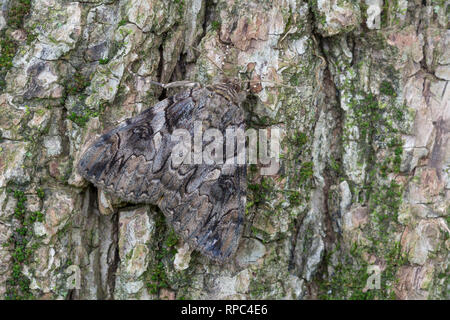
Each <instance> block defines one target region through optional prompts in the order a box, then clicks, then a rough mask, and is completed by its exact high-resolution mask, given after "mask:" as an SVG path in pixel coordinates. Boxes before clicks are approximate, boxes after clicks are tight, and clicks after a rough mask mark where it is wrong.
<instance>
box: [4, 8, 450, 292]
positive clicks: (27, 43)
mask: <svg viewBox="0 0 450 320" xmlns="http://www.w3.org/2000/svg"><path fill="white" fill-rule="evenodd" d="M0 39H1V56H0V67H1V71H0V104H1V108H0V243H1V244H2V246H0V298H3V299H20V298H25V299H32V298H34V299H61V298H62V299H158V298H159V299H182V298H191V299H203V298H216V299H225V298H227V299H228V298H238V299H240V298H253V299H259V298H262V299H264V298H271V299H282V298H283V299H284V298H287V299H348V298H357V299H358V298H359V299H391V298H397V299H426V298H429V299H449V296H448V292H449V291H448V278H449V269H448V268H449V265H448V249H449V246H450V242H449V241H450V240H449V235H450V230H449V221H450V220H449V217H450V210H449V204H450V200H449V199H450V197H449V193H450V189H449V188H450V179H449V164H450V152H449V150H450V149H449V146H450V145H449V144H450V139H449V137H450V133H449V132H450V108H449V105H448V101H449V92H450V91H449V90H447V83H448V80H449V79H450V66H449V64H450V52H449V49H448V44H449V41H450V34H449V32H448V3H446V2H445V1H438V0H423V1H418V0H414V1H406V0H397V1H384V2H383V1H382V0H365V1H350V0H342V1H337V0H309V1H301V0H275V1H266V0H211V1H202V0H171V1H166V0H116V1H115V0H90V1H83V2H70V1H66V0H33V1H30V0H2V11H1V15H0ZM225 78H229V79H236V78H237V79H239V80H240V83H241V87H243V88H244V87H248V84H249V80H252V81H251V82H250V84H251V86H250V88H249V89H250V90H249V94H248V95H247V98H246V100H245V101H244V102H243V103H242V107H243V108H244V110H245V112H246V123H247V127H248V128H265V127H272V128H273V127H278V128H282V129H283V132H284V135H283V140H282V143H281V149H282V156H281V168H280V170H279V172H278V173H277V174H276V175H272V176H261V175H259V174H258V171H257V170H253V169H254V168H253V167H248V194H247V212H246V215H245V225H244V233H243V236H242V239H241V242H240V245H239V249H238V251H237V254H236V256H235V257H234V258H233V259H232V260H231V261H229V262H228V263H226V264H223V265H219V264H215V263H213V262H211V261H210V260H209V259H208V258H207V257H204V256H202V255H201V254H199V253H198V252H196V251H192V249H191V248H189V247H188V246H187V245H186V244H184V243H183V242H182V240H181V239H178V237H177V235H176V234H175V233H174V231H173V229H172V228H171V227H170V226H169V225H167V224H166V222H165V219H164V216H163V214H162V213H161V212H160V210H159V209H158V207H156V206H151V205H138V206H136V205H132V204H129V203H124V202H123V201H121V200H120V199H117V198H114V197H113V196H112V195H109V194H106V193H104V192H103V191H101V190H98V189H97V188H95V187H93V186H92V185H90V184H88V183H87V181H85V180H84V179H83V178H82V177H81V176H80V175H79V174H78V173H77V171H76V164H77V162H78V160H79V158H80V156H81V154H82V152H83V151H84V150H85V149H86V147H87V146H88V145H89V143H91V142H92V140H93V138H95V137H97V136H98V135H99V134H100V133H101V132H103V131H104V130H106V129H109V128H112V127H114V126H116V125H118V124H119V123H120V122H121V121H123V120H124V119H126V118H129V117H131V116H134V115H136V114H138V113H139V112H141V111H142V110H144V109H146V108H149V107H151V106H152V105H154V104H155V103H156V102H158V101H159V100H161V99H164V98H165V97H167V96H170V95H172V94H174V93H175V92H176V90H179V89H169V90H163V89H162V88H160V87H158V86H155V85H154V84H152V83H151V81H158V82H161V83H169V82H172V81H177V80H192V81H197V82H199V83H201V84H202V85H206V84H211V83H214V82H218V81H223V80H224V79H225Z"/></svg>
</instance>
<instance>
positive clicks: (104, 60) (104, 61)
mask: <svg viewBox="0 0 450 320" xmlns="http://www.w3.org/2000/svg"><path fill="white" fill-rule="evenodd" d="M108 62H109V59H108V58H106V59H100V60H98V63H99V64H107V63H108Z"/></svg>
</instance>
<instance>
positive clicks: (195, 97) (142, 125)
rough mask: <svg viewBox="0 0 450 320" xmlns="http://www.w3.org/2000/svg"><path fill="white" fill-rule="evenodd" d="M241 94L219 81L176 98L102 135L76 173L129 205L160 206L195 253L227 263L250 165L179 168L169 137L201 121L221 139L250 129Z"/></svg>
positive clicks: (238, 232)
mask: <svg viewBox="0 0 450 320" xmlns="http://www.w3.org/2000/svg"><path fill="white" fill-rule="evenodd" d="M238 93H239V91H238V87H236V86H235V85H232V84H230V83H221V84H215V85H211V86H206V87H199V86H197V87H193V88H189V89H187V90H185V91H183V92H181V93H178V94H175V95H173V96H170V97H168V98H166V99H165V100H162V101H160V102H159V103H157V104H155V105H154V106H153V107H151V108H148V109H147V110H145V111H143V112H142V113H141V114H139V115H137V116H135V117H133V118H130V119H126V120H125V121H124V122H123V123H121V124H120V125H119V126H117V127H116V128H113V129H112V130H110V131H107V132H106V133H104V134H103V135H101V136H100V137H99V138H98V139H97V140H95V141H94V142H93V143H92V145H90V146H89V147H88V149H87V150H86V151H85V152H84V154H83V155H82V156H81V158H80V161H79V163H78V171H79V173H80V174H81V175H82V176H83V177H84V178H85V179H87V180H88V181H90V182H92V183H93V184H94V185H95V186H97V187H98V188H101V189H103V190H105V191H107V192H109V193H112V194H114V195H116V196H118V197H119V198H121V199H123V200H126V201H128V202H131V203H149V204H153V205H157V206H158V207H159V208H160V209H161V211H162V212H163V213H164V215H165V217H166V221H167V222H168V223H169V224H170V225H171V226H172V227H173V228H174V230H175V232H176V233H177V234H178V235H179V236H180V237H181V238H182V239H183V240H184V241H185V242H188V243H189V245H190V247H191V248H194V249H196V250H199V251H200V252H201V253H202V254H204V255H206V256H207V257H209V258H210V259H212V260H214V261H217V262H219V263H223V262H225V261H227V260H228V259H230V258H231V257H232V256H233V255H234V253H235V252H236V249H237V247H238V243H239V239H240V237H241V234H242V229H243V221H244V214H245V201H246V165H245V163H244V164H234V165H232V166H231V168H230V166H229V165H228V167H227V169H226V170H225V165H224V164H223V163H222V164H221V163H213V164H206V163H195V162H194V163H184V162H183V163H181V164H178V163H177V164H176V163H174V161H172V158H171V153H172V150H173V148H174V147H175V145H176V143H177V142H176V141H174V140H173V139H171V136H172V133H173V132H174V130H176V129H185V130H187V131H188V132H189V133H191V134H193V133H194V124H195V123H196V122H197V123H198V121H200V122H201V124H202V128H214V129H217V130H219V131H220V132H221V133H222V134H223V136H225V135H226V132H225V131H226V129H227V128H230V127H232V128H238V129H240V130H242V131H244V130H245V123H244V112H243V110H242V109H241V107H240V105H239V97H238ZM202 143H203V147H205V146H206V145H207V144H208V143H209V142H208V141H203V142H202ZM235 152H237V148H236V150H235ZM235 155H236V154H235Z"/></svg>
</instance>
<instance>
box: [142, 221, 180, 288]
mask: <svg viewBox="0 0 450 320" xmlns="http://www.w3.org/2000/svg"><path fill="white" fill-rule="evenodd" d="M155 229H156V234H155V239H154V246H153V249H154V250H155V257H154V259H153V260H152V261H151V262H150V264H149V267H148V269H147V272H146V279H147V281H146V286H147V289H148V291H149V292H150V293H151V294H155V295H156V294H158V293H159V291H160V289H162V288H169V287H170V286H171V279H170V278H169V276H168V274H167V270H169V269H170V268H171V266H172V265H173V259H174V256H175V254H176V248H175V245H176V244H177V243H178V237H177V235H176V233H175V231H174V230H173V229H169V230H168V227H167V225H166V223H165V219H164V215H163V214H162V213H158V215H157V216H156V217H155ZM169 265H170V266H169Z"/></svg>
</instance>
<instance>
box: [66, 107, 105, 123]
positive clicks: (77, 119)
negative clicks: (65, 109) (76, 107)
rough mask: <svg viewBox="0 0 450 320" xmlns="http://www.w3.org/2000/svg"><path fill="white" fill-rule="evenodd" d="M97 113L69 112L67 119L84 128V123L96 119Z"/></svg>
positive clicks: (89, 111) (85, 111)
mask: <svg viewBox="0 0 450 320" xmlns="http://www.w3.org/2000/svg"><path fill="white" fill-rule="evenodd" d="M98 115H99V112H98V111H92V110H90V109H87V110H84V111H83V113H81V114H77V113H76V112H71V113H70V114H69V116H68V117H67V119H69V120H70V121H72V122H74V123H76V124H77V125H78V126H80V127H84V126H85V125H86V123H87V122H88V121H89V120H90V119H91V118H94V117H98Z"/></svg>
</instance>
